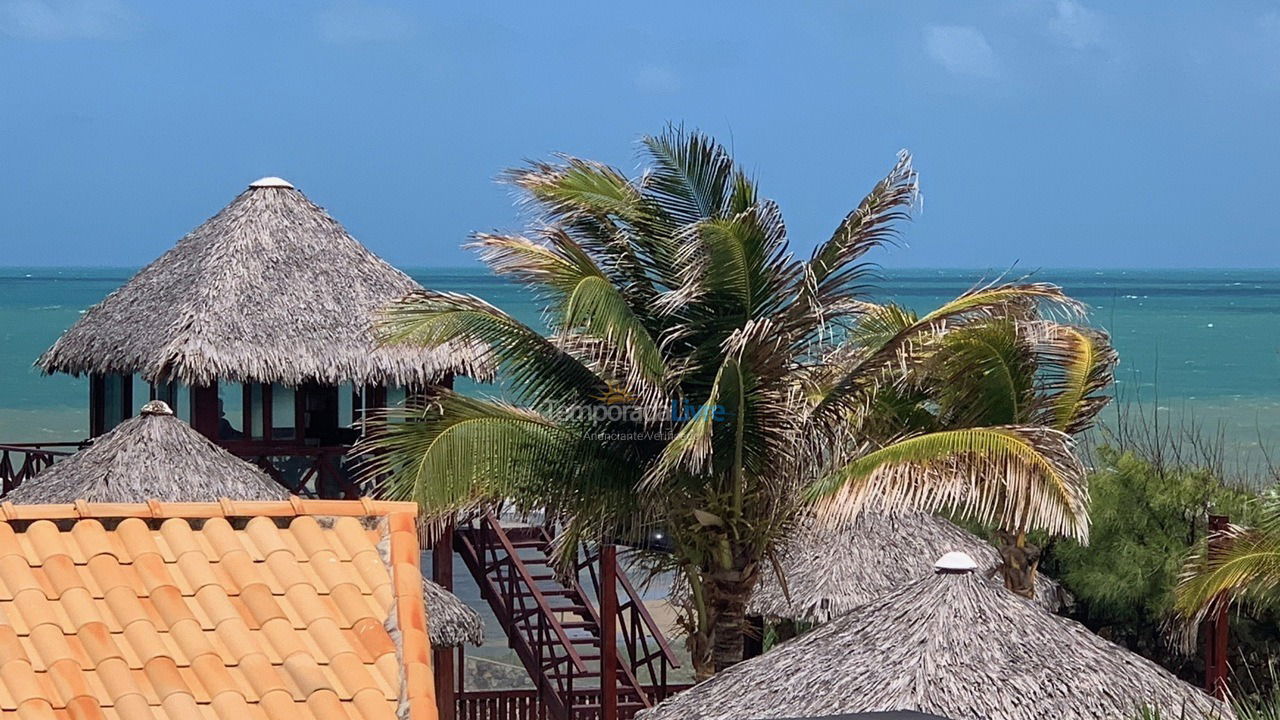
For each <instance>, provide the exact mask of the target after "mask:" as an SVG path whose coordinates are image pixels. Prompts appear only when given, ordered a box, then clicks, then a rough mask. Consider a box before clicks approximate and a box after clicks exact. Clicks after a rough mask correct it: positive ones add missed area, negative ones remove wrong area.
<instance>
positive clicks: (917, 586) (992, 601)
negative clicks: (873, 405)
mask: <svg viewBox="0 0 1280 720" xmlns="http://www.w3.org/2000/svg"><path fill="white" fill-rule="evenodd" d="M957 556H958V557H957ZM944 559H945V560H948V562H939V566H940V568H939V570H936V571H934V572H931V573H929V574H927V575H925V576H924V577H921V578H918V579H916V580H915V581H913V582H910V583H907V584H906V585H904V586H900V587H898V588H896V589H895V590H892V591H890V592H888V593H886V594H884V595H881V596H880V597H878V598H877V599H875V600H873V601H872V602H870V603H868V604H866V605H863V606H861V607H859V608H857V609H855V610H853V611H852V612H849V613H847V614H845V615H842V616H840V617H837V618H835V619H834V620H832V621H831V622H829V623H827V624H825V625H822V626H819V627H818V628H816V629H814V630H812V631H810V632H808V633H805V634H803V635H801V636H800V637H798V638H796V639H794V640H791V641H790V642H786V643H783V644H782V645H779V646H778V647H776V648H774V649H773V650H770V651H769V652H767V653H765V654H763V655H761V656H759V657H756V658H753V659H751V660H748V661H746V662H743V663H739V664H738V665H735V666H733V667H731V668H729V669H728V670H726V671H724V672H721V673H720V674H718V675H716V676H715V677H713V678H711V679H710V680H707V681H706V682H704V683H702V684H701V685H698V686H696V687H694V688H692V689H690V690H687V691H685V692H682V693H679V694H677V695H675V696H674V697H672V698H670V699H668V700H666V701H664V702H662V703H661V704H659V705H658V706H656V707H655V708H653V709H652V710H650V711H648V712H645V713H643V714H642V718H643V720H741V719H742V718H770V717H816V716H822V715H835V714H841V713H856V712H873V711H880V710H916V711H920V712H926V713H936V714H938V715H943V716H945V717H948V718H955V720H1042V719H1043V718H1053V720H1130V718H1131V717H1132V715H1133V713H1134V711H1135V710H1136V709H1138V708H1142V707H1152V708H1158V709H1159V710H1160V712H1161V717H1169V718H1180V719H1181V718H1186V719H1187V720H1210V719H1213V720H1224V719H1226V718H1230V717H1232V714H1231V711H1230V710H1229V709H1228V708H1226V707H1225V706H1224V705H1222V704H1221V703H1219V702H1218V701H1216V700H1214V699H1213V698H1211V697H1209V696H1208V695H1206V694H1205V693H1203V692H1201V691H1200V690H1199V689H1197V688H1194V687H1192V686H1190V685H1188V684H1186V683H1184V682H1182V681H1181V680H1179V679H1178V678H1177V677H1175V676H1174V675H1173V674H1172V673H1170V672H1169V671H1168V670H1165V669H1164V668H1162V667H1160V666H1159V665H1156V664H1155V663H1153V662H1151V661H1150V660H1147V659H1146V658H1143V657H1142V656H1140V655H1137V654H1136V653H1132V652H1129V651H1128V650H1125V649H1124V648H1122V647H1120V646H1119V645H1115V644H1112V643H1110V642H1108V641H1106V640H1103V639H1102V638H1100V637H1098V636H1097V635H1094V634H1093V633H1091V632H1089V630H1087V629H1086V628H1085V627H1084V626H1083V625H1080V624H1079V623H1076V622H1074V621H1072V620H1068V619H1066V618H1063V617H1060V616H1058V615H1053V614H1051V613H1047V612H1044V611H1043V610H1042V609H1040V608H1038V607H1036V606H1035V605H1033V604H1032V603H1030V602H1028V601H1027V600H1026V599H1024V598H1021V597H1019V596H1017V595H1014V594H1013V593H1010V592H1007V591H1005V590H1003V589H1000V588H994V587H992V586H991V584H990V583H988V582H986V581H985V580H984V579H983V578H981V577H980V576H978V575H977V574H976V573H974V572H972V569H974V568H976V567H977V564H976V563H975V562H974V561H973V559H972V558H969V557H968V556H967V555H964V554H963V553H955V554H954V555H953V556H952V557H950V558H944Z"/></svg>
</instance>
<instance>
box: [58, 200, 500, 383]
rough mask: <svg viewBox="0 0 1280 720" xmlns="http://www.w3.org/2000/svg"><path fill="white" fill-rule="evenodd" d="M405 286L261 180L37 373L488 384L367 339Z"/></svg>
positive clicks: (454, 361) (342, 234)
mask: <svg viewBox="0 0 1280 720" xmlns="http://www.w3.org/2000/svg"><path fill="white" fill-rule="evenodd" d="M416 289H419V286H418V284H417V283H415V282H414V281H413V280H412V279H410V278H409V276H408V275H405V274H404V273H402V272H400V271H399V270H397V269H395V268H394V267H392V266H391V265H389V264H387V263H386V262H385V261H383V260H382V259H381V258H379V257H377V256H376V255H374V254H373V253H371V252H369V250H368V249H366V248H365V247H364V246H363V245H361V244H360V243H359V242H358V241H357V240H356V239H355V238H353V237H351V235H349V234H348V233H347V231H346V230H345V229H343V227H342V225H340V224H339V223H338V222H337V221H336V220H334V219H333V218H332V217H330V216H329V214H328V213H326V212H325V211H324V209H323V208H321V207H319V206H317V205H315V204H314V203H312V202H311V201H310V200H308V199H307V197H306V196H305V195H303V194H302V192H300V191H299V190H297V189H295V188H294V187H293V186H292V185H290V184H289V183H288V182H285V181H284V180H281V179H279V178H263V179H262V180H259V181H257V182H255V183H253V184H252V185H250V186H249V188H248V189H247V190H245V191H244V192H243V193H241V194H240V195H239V197H237V198H236V199H235V200H233V201H232V202H231V204H230V205H228V206H226V207H225V208H223V209H222V210H221V211H220V212H219V213H218V214H217V215H214V216H213V217H212V218H210V219H209V220H207V221H206V222H205V223H204V224H203V225H201V226H200V227H198V228H196V229H195V230H193V231H192V232H191V233H190V234H188V235H187V236H186V237H184V238H182V240H180V241H179V242H178V244H177V245H175V246H174V247H173V248H172V249H170V250H169V251H168V252H166V253H165V254H163V255H161V256H160V257H159V258H158V259H157V260H155V261H154V262H152V263H151V264H150V265H148V266H146V267H145V268H143V269H142V270H141V271H139V272H138V274H137V275H135V276H134V277H133V278H132V279H131V280H129V282H128V283H126V284H125V285H124V286H123V287H121V288H120V289H118V290H116V291H115V292H113V293H111V294H110V295H108V296H107V298H106V299H105V300H103V301H102V302H101V303H99V304H97V305H95V306H94V307H92V308H90V309H89V310H88V311H86V312H85V313H84V315H83V316H82V317H81V318H80V320H79V321H78V322H77V323H76V324H75V325H73V326H72V327H71V329H69V330H67V331H66V332H65V333H63V335H62V337H61V338H59V339H58V341H57V342H56V343H54V345H53V347H51V348H49V350H48V351H46V352H45V353H44V355H43V356H41V357H40V359H39V360H38V361H37V365H39V366H40V368H42V369H43V370H44V371H45V372H47V373H54V372H65V373H71V374H73V375H79V374H81V373H92V374H99V375H134V374H139V375H141V376H142V377H143V379H144V380H147V381H149V382H169V381H179V382H183V383H186V384H188V385H201V386H202V385H209V384H211V383H212V382H214V381H218V380H221V381H224V382H246V383H250V382H258V383H273V382H274V383H282V384H285V385H290V386H298V385H301V384H303V383H306V382H316V383H319V384H322V385H338V384H340V383H347V382H349V383H354V384H356V385H366V384H367V385H379V386H383V385H385V386H390V385H400V386H418V385H425V384H430V383H433V382H437V381H439V380H440V379H441V378H442V377H444V376H445V375H447V374H451V373H452V374H462V375H469V376H471V377H474V378H477V379H487V378H488V377H489V376H490V375H491V372H492V368H491V367H490V366H489V363H488V361H487V360H486V358H485V353H484V352H483V349H481V348H477V347H472V346H467V345H456V344H455V345H447V346H442V347H439V348H436V349H434V350H424V349H421V348H416V347H408V346H396V347H391V346H386V347H380V346H378V345H377V344H376V343H375V338H374V333H373V322H374V319H375V315H376V312H377V311H378V310H379V309H380V308H382V307H384V306H386V305H387V304H388V303H390V302H391V301H393V300H396V299H398V298H400V297H403V296H404V295H405V294H406V293H408V292H410V291H412V290H416Z"/></svg>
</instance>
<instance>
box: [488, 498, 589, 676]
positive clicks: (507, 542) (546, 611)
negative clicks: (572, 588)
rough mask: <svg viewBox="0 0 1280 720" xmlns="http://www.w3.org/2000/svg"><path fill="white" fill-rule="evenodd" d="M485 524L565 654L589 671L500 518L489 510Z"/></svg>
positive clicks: (576, 665)
mask: <svg viewBox="0 0 1280 720" xmlns="http://www.w3.org/2000/svg"><path fill="white" fill-rule="evenodd" d="M484 522H485V524H487V525H488V526H489V528H490V529H491V530H492V531H493V536H494V537H496V538H497V539H498V542H499V543H500V544H501V545H502V549H503V550H505V551H506V553H507V556H508V557H509V558H511V559H512V563H511V566H512V567H513V568H514V569H515V571H516V572H517V573H518V574H519V576H520V580H521V581H522V582H523V583H524V584H525V585H526V586H528V588H529V591H530V594H531V596H532V597H533V599H534V601H535V602H536V603H537V606H538V610H539V611H540V612H541V613H542V615H543V616H544V617H545V618H546V619H547V624H548V625H549V626H550V628H551V630H552V632H554V633H555V636H556V639H557V640H559V641H560V644H561V645H563V646H564V650H565V656H566V657H568V658H569V659H570V660H572V661H573V667H574V669H576V670H577V671H578V672H580V673H586V672H587V666H586V664H585V663H584V662H583V661H582V656H581V655H579V654H578V651H577V650H575V649H574V647H573V642H571V641H570V640H569V634H568V633H566V632H565V630H564V626H563V625H561V624H560V618H558V617H556V613H555V611H554V610H552V609H551V603H549V602H547V598H546V596H545V595H543V594H542V590H541V589H539V588H538V583H537V582H535V581H534V579H533V577H532V576H531V575H529V569H528V568H526V567H525V566H524V563H522V562H519V557H520V555H519V554H518V553H517V552H516V548H515V546H514V545H512V544H511V538H509V537H507V534H506V533H505V532H503V531H502V526H501V525H500V524H499V523H498V518H497V516H495V515H494V514H493V512H492V511H491V512H489V513H487V514H486V515H485V518H484Z"/></svg>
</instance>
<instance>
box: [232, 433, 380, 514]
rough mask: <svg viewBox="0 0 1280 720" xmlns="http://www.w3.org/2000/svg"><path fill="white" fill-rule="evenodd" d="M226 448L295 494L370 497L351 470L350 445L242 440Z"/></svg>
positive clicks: (330, 496)
mask: <svg viewBox="0 0 1280 720" xmlns="http://www.w3.org/2000/svg"><path fill="white" fill-rule="evenodd" d="M222 446H223V447H225V448H226V449H227V450H228V451H230V452H231V453H233V454H235V455H236V456H237V457H240V458H243V459H244V460H247V461H249V462H251V463H253V464H254V465H257V466H258V467H260V468H262V469H263V471H264V472H266V473H267V474H268V475H270V476H271V477H273V478H275V481H276V482H278V483H280V484H281V485H283V486H285V488H287V489H288V490H289V492H291V493H293V494H294V495H299V496H302V497H321V498H334V499H339V498H340V499H345V500H355V499H358V498H360V497H361V496H362V495H364V494H366V493H362V492H361V488H360V485H359V484H358V483H356V482H355V480H354V479H353V478H352V476H351V473H350V472H349V471H348V470H347V467H346V463H347V455H348V454H349V453H350V452H351V446H349V445H296V444H288V443H272V442H253V441H239V442H223V443H222Z"/></svg>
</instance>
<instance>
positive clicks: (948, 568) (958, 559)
mask: <svg viewBox="0 0 1280 720" xmlns="http://www.w3.org/2000/svg"><path fill="white" fill-rule="evenodd" d="M933 569H934V570H937V571H938V572H940V573H953V574H963V573H971V572H973V571H974V570H977V569H978V563H976V562H974V561H973V558H971V557H969V554H968V553H963V552H959V551H952V552H949V553H947V554H946V555H943V556H942V557H940V558H938V562H936V563H934V564H933Z"/></svg>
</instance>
